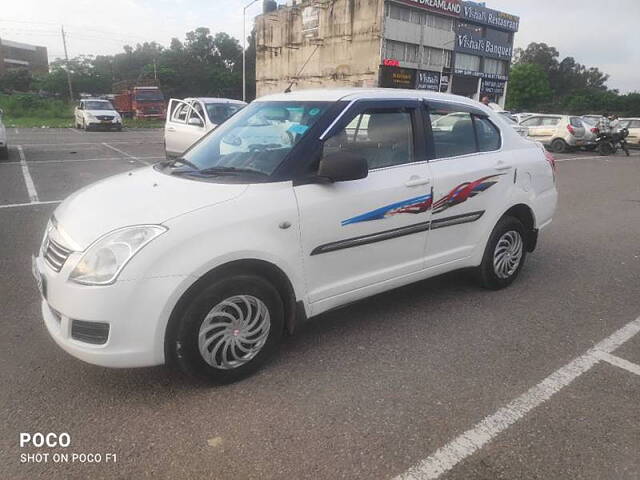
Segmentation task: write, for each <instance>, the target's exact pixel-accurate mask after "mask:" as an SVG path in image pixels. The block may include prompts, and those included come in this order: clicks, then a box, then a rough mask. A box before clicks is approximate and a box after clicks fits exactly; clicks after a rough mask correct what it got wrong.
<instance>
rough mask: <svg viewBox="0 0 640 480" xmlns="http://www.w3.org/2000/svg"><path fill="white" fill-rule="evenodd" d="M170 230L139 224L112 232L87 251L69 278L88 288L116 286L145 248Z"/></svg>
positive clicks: (158, 226)
mask: <svg viewBox="0 0 640 480" xmlns="http://www.w3.org/2000/svg"><path fill="white" fill-rule="evenodd" d="M166 231H167V229H166V228H165V227H162V226H160V225H136V226H133V227H125V228H121V229H119V230H116V231H114V232H111V233H108V234H106V235H105V236H103V237H101V238H99V239H98V240H96V241H95V242H94V243H93V244H92V245H90V246H89V248H87V250H86V252H85V253H84V255H83V256H82V258H81V259H80V261H79V262H78V264H77V265H76V267H75V268H74V269H73V271H72V272H71V275H69V279H70V280H73V281H74V282H76V283H82V284H84V285H108V284H110V283H113V282H114V281H115V280H116V278H117V277H118V274H119V273H120V271H121V270H122V269H123V268H124V266H125V265H126V264H127V262H129V260H131V259H132V258H133V256H134V255H135V254H136V253H138V252H139V251H140V249H142V247H144V246H145V245H146V244H147V243H149V242H150V241H151V240H153V239H154V238H156V237H157V236H158V235H161V234H162V233H164V232H166Z"/></svg>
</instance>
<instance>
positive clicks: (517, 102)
mask: <svg viewBox="0 0 640 480" xmlns="http://www.w3.org/2000/svg"><path fill="white" fill-rule="evenodd" d="M550 98H551V88H550V87H549V78H548V76H547V74H546V73H545V72H544V71H543V70H542V68H541V67H540V66H539V65H536V64H533V63H522V64H519V65H516V66H515V67H513V68H512V69H511V75H510V82H509V88H508V90H507V108H509V109H514V110H519V111H524V110H531V109H533V108H534V107H536V106H537V105H539V104H540V103H543V102H545V101H548V100H549V99H550Z"/></svg>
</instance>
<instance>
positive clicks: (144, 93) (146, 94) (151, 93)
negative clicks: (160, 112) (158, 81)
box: [135, 90, 164, 102]
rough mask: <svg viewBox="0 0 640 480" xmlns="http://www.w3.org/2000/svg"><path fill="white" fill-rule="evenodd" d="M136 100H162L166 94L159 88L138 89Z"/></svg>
mask: <svg viewBox="0 0 640 480" xmlns="http://www.w3.org/2000/svg"><path fill="white" fill-rule="evenodd" d="M135 93H136V101H138V102H162V101H163V100H164V96H163V95H162V92H161V91H159V90H136V92H135Z"/></svg>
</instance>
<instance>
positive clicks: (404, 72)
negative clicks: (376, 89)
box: [380, 65, 416, 89]
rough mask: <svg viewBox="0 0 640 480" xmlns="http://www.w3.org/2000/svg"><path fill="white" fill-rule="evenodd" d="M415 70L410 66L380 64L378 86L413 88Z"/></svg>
mask: <svg viewBox="0 0 640 480" xmlns="http://www.w3.org/2000/svg"><path fill="white" fill-rule="evenodd" d="M415 84H416V70H414V69H412V68H400V67H391V66H387V65H381V66H380V86H381V87H384V88H410V89H412V88H414V87H415Z"/></svg>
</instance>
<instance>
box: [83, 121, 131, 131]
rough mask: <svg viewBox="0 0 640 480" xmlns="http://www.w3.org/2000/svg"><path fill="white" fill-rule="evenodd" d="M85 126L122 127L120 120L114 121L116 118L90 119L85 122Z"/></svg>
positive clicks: (96, 127)
mask: <svg viewBox="0 0 640 480" xmlns="http://www.w3.org/2000/svg"><path fill="white" fill-rule="evenodd" d="M87 127H88V128H95V129H99V128H105V129H112V128H122V122H119V121H116V120H90V121H89V122H87Z"/></svg>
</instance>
